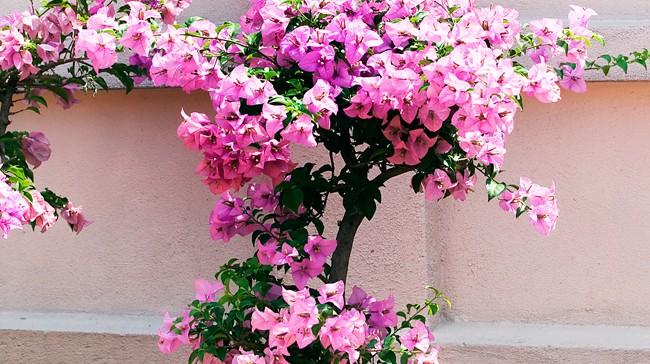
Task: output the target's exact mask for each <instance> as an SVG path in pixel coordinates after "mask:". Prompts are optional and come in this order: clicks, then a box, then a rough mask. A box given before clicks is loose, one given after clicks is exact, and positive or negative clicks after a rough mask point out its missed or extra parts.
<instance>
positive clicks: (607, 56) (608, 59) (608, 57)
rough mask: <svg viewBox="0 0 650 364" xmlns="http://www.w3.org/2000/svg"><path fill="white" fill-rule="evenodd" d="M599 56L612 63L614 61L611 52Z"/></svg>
mask: <svg viewBox="0 0 650 364" xmlns="http://www.w3.org/2000/svg"><path fill="white" fill-rule="evenodd" d="M598 58H602V59H604V60H606V61H607V63H611V62H612V56H610V55H609V54H603V55H601V56H600V57H598Z"/></svg>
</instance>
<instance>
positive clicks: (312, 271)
mask: <svg viewBox="0 0 650 364" xmlns="http://www.w3.org/2000/svg"><path fill="white" fill-rule="evenodd" d="M321 273H323V264H322V263H317V262H314V261H312V260H310V259H303V260H301V261H300V262H296V261H294V262H292V263H291V277H293V281H294V282H295V283H296V287H298V289H303V288H305V287H306V286H307V282H308V281H309V280H310V279H311V278H314V277H318V275H319V274H321Z"/></svg>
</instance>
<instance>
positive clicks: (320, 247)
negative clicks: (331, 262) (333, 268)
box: [304, 236, 336, 263]
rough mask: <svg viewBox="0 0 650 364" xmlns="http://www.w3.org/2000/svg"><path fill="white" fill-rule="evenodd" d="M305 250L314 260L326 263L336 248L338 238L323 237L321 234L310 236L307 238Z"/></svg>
mask: <svg viewBox="0 0 650 364" xmlns="http://www.w3.org/2000/svg"><path fill="white" fill-rule="evenodd" d="M304 250H305V253H307V254H309V257H310V259H311V260H313V261H314V262H318V263H325V261H326V260H327V258H329V256H330V255H332V254H333V253H334V251H335V250H336V240H327V239H323V238H322V237H321V236H310V237H308V238H307V244H306V245H305V248H304Z"/></svg>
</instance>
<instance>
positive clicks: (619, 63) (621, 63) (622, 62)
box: [616, 56, 627, 74]
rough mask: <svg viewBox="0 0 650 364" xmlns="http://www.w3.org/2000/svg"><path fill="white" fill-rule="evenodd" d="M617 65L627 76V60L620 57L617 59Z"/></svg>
mask: <svg viewBox="0 0 650 364" xmlns="http://www.w3.org/2000/svg"><path fill="white" fill-rule="evenodd" d="M616 65H617V66H619V67H621V69H622V70H623V72H624V73H625V74H627V60H626V59H625V58H624V57H620V56H619V57H618V58H617V59H616Z"/></svg>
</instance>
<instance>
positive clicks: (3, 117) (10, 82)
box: [0, 76, 18, 163]
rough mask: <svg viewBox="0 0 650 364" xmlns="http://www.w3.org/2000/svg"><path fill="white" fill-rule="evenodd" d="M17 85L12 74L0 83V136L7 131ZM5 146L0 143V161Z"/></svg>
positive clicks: (2, 159)
mask: <svg viewBox="0 0 650 364" xmlns="http://www.w3.org/2000/svg"><path fill="white" fill-rule="evenodd" d="M17 85H18V79H17V78H16V77H14V76H10V77H9V78H8V79H7V80H6V81H4V82H3V84H0V90H2V92H1V93H0V102H2V106H0V136H2V135H5V133H6V132H7V126H9V123H11V121H10V120H9V115H11V107H12V106H13V104H14V102H13V98H14V94H15V93H16V86H17ZM4 151H5V146H4V144H2V143H0V161H2V162H3V163H4V158H5V157H4V155H5V153H4Z"/></svg>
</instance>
